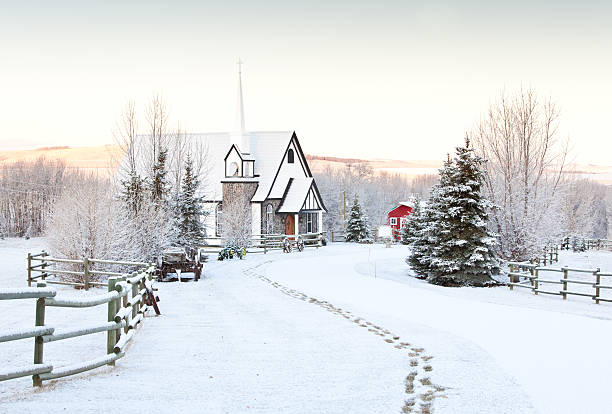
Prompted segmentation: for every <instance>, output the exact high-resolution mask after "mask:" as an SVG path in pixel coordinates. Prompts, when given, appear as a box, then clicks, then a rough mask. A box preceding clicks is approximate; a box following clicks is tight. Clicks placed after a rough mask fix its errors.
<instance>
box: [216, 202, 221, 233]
mask: <svg viewBox="0 0 612 414" xmlns="http://www.w3.org/2000/svg"><path fill="white" fill-rule="evenodd" d="M220 214H221V203H219V204H217V205H216V206H215V236H217V237H221V217H220Z"/></svg>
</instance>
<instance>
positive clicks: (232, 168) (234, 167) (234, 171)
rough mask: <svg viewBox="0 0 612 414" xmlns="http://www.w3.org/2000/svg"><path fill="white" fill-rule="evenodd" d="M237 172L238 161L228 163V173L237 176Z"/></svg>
mask: <svg viewBox="0 0 612 414" xmlns="http://www.w3.org/2000/svg"><path fill="white" fill-rule="evenodd" d="M238 172H239V168H238V163H237V162H232V163H231V164H230V174H231V175H232V177H237V176H238Z"/></svg>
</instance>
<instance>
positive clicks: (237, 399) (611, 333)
mask: <svg viewBox="0 0 612 414" xmlns="http://www.w3.org/2000/svg"><path fill="white" fill-rule="evenodd" d="M43 247H44V240H40V239H38V240H29V241H24V240H14V239H13V240H5V241H0V263H2V267H1V269H2V270H0V287H6V286H23V285H24V284H25V255H26V253H27V252H28V251H32V252H34V251H38V250H40V249H41V248H43ZM406 255H407V249H406V248H405V247H404V246H393V247H392V248H390V249H385V248H384V247H383V246H379V245H373V246H368V245H347V244H334V245H332V246H328V247H325V248H321V249H318V250H315V249H309V250H307V251H305V252H303V253H292V254H282V253H276V252H275V253H271V254H267V255H263V254H252V255H249V256H248V257H247V258H246V259H245V260H243V261H238V260H235V261H232V262H212V263H209V264H207V265H206V266H205V278H204V279H203V280H201V281H200V282H198V283H168V284H161V285H159V287H160V290H159V296H160V297H161V299H162V302H161V303H160V306H161V310H162V316H160V317H150V318H147V319H146V320H145V323H144V324H143V325H142V327H141V328H140V329H139V332H138V333H137V335H136V337H135V339H134V342H133V344H132V346H131V347H130V349H129V350H128V352H127V355H126V357H125V358H123V359H121V360H119V361H118V362H117V366H116V367H115V368H106V367H105V368H101V369H98V370H95V371H91V372H89V373H83V374H80V375H77V376H74V377H68V378H64V379H61V380H57V381H51V382H49V383H47V385H45V387H43V389H41V390H36V389H33V388H32V387H31V381H30V379H27V378H26V379H22V380H14V381H8V382H4V383H0V412H33V411H39V410H40V407H46V409H47V411H49V412H58V411H65V412H74V411H79V412H101V411H110V410H116V409H118V407H120V409H122V410H130V411H133V412H168V411H169V410H172V411H179V410H181V411H183V412H206V413H237V412H246V411H254V412H262V413H264V412H265V413H277V412H283V413H303V412H316V413H320V412H321V413H322V412H325V413H346V412H350V413H388V412H401V410H402V407H404V404H405V401H406V400H410V399H411V398H414V400H415V406H414V407H415V408H414V411H413V412H419V407H420V405H421V404H422V403H426V402H425V401H424V400H429V399H432V398H433V407H434V409H435V412H437V413H491V412H495V413H526V412H542V413H575V412H589V413H605V412H611V411H612V396H610V394H609V392H608V385H607V372H609V370H610V369H611V368H612V352H610V348H611V346H612V306H611V305H610V304H601V305H595V304H594V303H592V301H591V300H589V299H587V298H577V297H570V298H569V299H568V300H567V301H562V300H561V298H559V297H549V296H543V295H540V296H534V295H533V294H532V293H530V292H528V291H526V290H514V291H509V290H508V288H506V287H499V288H488V289H476V288H460V289H457V288H441V287H437V286H431V285H428V284H426V283H424V282H422V281H419V280H416V279H414V278H412V277H410V270H409V268H408V267H407V266H406V264H405V263H404V261H403V260H404V257H405V256H406ZM565 264H567V265H572V266H577V267H601V269H602V270H610V271H612V253H608V252H586V253H582V254H574V253H567V252H564V253H562V255H561V260H560V263H559V264H555V265H554V266H561V265H565ZM59 294H62V295H80V294H85V293H84V292H76V291H74V290H72V289H63V290H62V291H61V293H59ZM105 319H106V308H105V307H104V306H101V307H97V308H92V309H89V310H87V311H83V310H75V309H57V308H50V309H49V310H48V313H47V318H46V320H47V321H48V322H49V324H52V325H56V326H59V325H66V324H69V323H77V322H78V323H86V322H87V321H93V320H96V321H99V320H105ZM33 321H34V301H33V300H24V301H8V302H4V303H3V302H0V329H3V328H6V327H14V326H31V325H33ZM32 343H33V340H31V339H29V340H22V341H16V342H10V343H3V344H0V364H1V365H2V366H5V365H7V366H16V365H20V364H21V363H29V362H31V357H32V354H33V346H32ZM104 352H105V337H104V334H96V335H91V336H89V337H81V338H76V339H72V340H68V341H60V342H55V343H52V344H48V345H46V346H45V361H48V362H50V363H54V364H55V365H57V366H60V365H63V364H66V363H68V362H76V361H78V360H80V359H89V358H92V357H95V356H99V355H100V354H103V353H104ZM430 357H433V358H430ZM413 371H415V372H416V377H415V379H414V381H413V384H414V386H415V389H414V392H412V393H410V392H407V391H410V390H409V389H407V387H406V383H405V380H406V377H407V376H408V375H409V374H410V373H411V372H413ZM427 378H428V379H429V381H428V380H427ZM421 380H423V381H422V382H424V383H425V384H422V382H421ZM430 382H431V385H429V383H430ZM428 391H431V392H432V395H433V397H429V396H427V394H426V393H427V392H428Z"/></svg>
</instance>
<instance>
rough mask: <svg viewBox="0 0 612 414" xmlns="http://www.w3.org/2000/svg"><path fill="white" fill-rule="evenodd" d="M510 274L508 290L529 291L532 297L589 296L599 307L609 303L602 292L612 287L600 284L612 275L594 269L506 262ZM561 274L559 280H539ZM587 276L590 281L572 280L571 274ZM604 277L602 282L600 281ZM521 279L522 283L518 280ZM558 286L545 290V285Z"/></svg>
mask: <svg viewBox="0 0 612 414" xmlns="http://www.w3.org/2000/svg"><path fill="white" fill-rule="evenodd" d="M508 266H509V268H510V271H509V272H508V277H509V278H510V282H509V283H508V286H510V290H513V288H514V287H515V286H516V287H521V288H526V289H530V290H531V291H532V292H533V293H534V294H536V295H537V294H538V293H544V294H547V295H557V296H561V297H562V298H563V299H567V295H576V296H586V297H590V298H591V299H593V300H594V301H595V303H597V304H599V302H600V301H604V302H612V297H603V296H602V292H603V291H605V290H606V289H612V285H611V284H607V285H606V284H602V280H605V278H609V277H612V273H604V272H601V270H600V269H599V268H597V269H576V268H571V267H567V266H565V267H560V268H553V267H545V266H538V265H536V264H531V263H516V262H510V263H508ZM550 273H552V274H559V273H560V274H562V277H561V278H559V279H556V278H554V276H553V278H547V277H542V276H543V274H544V275H548V274H550ZM576 274H583V275H584V274H587V275H592V279H591V280H585V279H577V278H571V276H570V275H576ZM602 278H603V279H602ZM521 279H522V280H521ZM550 285H552V286H553V287H554V286H559V290H554V289H553V290H551V289H546V288H545V287H546V286H550Z"/></svg>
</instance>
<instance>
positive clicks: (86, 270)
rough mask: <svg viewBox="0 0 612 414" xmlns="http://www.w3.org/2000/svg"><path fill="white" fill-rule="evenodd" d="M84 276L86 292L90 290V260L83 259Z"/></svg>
mask: <svg viewBox="0 0 612 414" xmlns="http://www.w3.org/2000/svg"><path fill="white" fill-rule="evenodd" d="M83 275H84V276H85V290H89V259H88V258H84V259H83Z"/></svg>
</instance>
